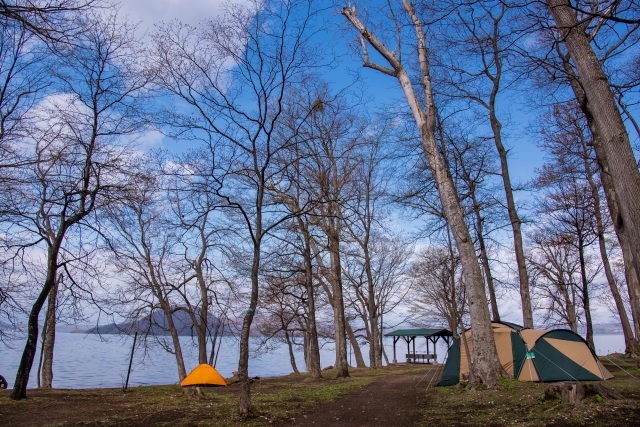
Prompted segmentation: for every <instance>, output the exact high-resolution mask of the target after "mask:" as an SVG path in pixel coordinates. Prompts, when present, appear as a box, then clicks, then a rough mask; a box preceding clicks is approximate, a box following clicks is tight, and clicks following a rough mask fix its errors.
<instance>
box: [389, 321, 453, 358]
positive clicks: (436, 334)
mask: <svg viewBox="0 0 640 427" xmlns="http://www.w3.org/2000/svg"><path fill="white" fill-rule="evenodd" d="M384 336H385V337H393V363H398V361H397V357H396V343H397V342H398V341H399V340H400V338H402V339H403V340H404V341H405V342H406V343H407V356H406V357H407V363H432V362H435V363H437V361H438V355H437V354H436V343H437V342H438V340H439V339H440V338H443V339H444V340H445V341H446V343H447V345H449V341H450V340H451V337H453V334H452V333H451V331H450V330H448V329H399V330H397V331H393V332H389V333H388V334H384ZM416 337H425V339H426V340H427V352H426V353H416ZM429 343H432V344H433V352H430V351H429Z"/></svg>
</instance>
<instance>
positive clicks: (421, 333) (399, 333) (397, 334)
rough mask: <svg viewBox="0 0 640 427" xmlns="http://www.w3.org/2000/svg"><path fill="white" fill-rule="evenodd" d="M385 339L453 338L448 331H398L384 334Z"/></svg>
mask: <svg viewBox="0 0 640 427" xmlns="http://www.w3.org/2000/svg"><path fill="white" fill-rule="evenodd" d="M384 336H385V337H451V336H453V334H452V333H451V331H450V330H448V329H398V330H397V331H393V332H389V333H388V334H384Z"/></svg>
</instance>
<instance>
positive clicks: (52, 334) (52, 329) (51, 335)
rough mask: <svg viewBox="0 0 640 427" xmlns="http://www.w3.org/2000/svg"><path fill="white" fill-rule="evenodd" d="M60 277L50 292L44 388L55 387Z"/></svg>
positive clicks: (45, 344)
mask: <svg viewBox="0 0 640 427" xmlns="http://www.w3.org/2000/svg"><path fill="white" fill-rule="evenodd" d="M59 284H60V279H59V278H58V280H56V283H55V285H54V286H53V288H52V289H51V292H50V293H49V302H48V306H47V317H46V321H45V322H46V334H45V337H44V340H43V342H42V384H41V387H42V388H52V387H53V347H54V346H55V341H56V323H57V322H56V306H57V301H58V285H59Z"/></svg>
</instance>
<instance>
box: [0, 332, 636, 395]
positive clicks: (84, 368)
mask: <svg viewBox="0 0 640 427" xmlns="http://www.w3.org/2000/svg"><path fill="white" fill-rule="evenodd" d="M104 338H106V339H104ZM594 341H595V345H596V352H597V353H598V354H599V355H602V354H610V353H614V352H624V339H623V337H622V335H596V336H595V337H594ZM181 342H182V344H183V351H184V353H185V367H186V369H187V372H189V371H190V370H191V369H193V368H194V367H195V366H197V364H198V356H197V351H196V349H195V347H194V346H192V345H191V339H190V338H189V337H182V338H181ZM424 343H425V340H424V339H420V338H418V339H417V340H416V352H425V351H426V349H425V344H424ZM14 344H15V345H14V347H15V348H13V349H8V348H6V347H5V348H2V349H1V350H0V374H1V375H3V376H4V377H5V378H6V379H7V382H8V383H9V388H11V387H12V386H13V381H14V379H15V373H16V371H17V369H18V365H19V364H20V357H21V355H22V346H23V345H24V342H18V341H16V342H15V343H14ZM131 344H132V338H128V337H122V336H117V335H111V336H109V335H103V339H101V338H100V337H99V336H97V335H87V334H74V333H63V332H58V333H57V334H56V347H55V356H54V362H53V374H54V378H53V385H54V387H56V388H99V387H116V388H119V387H121V386H122V385H123V384H124V381H125V378H126V375H127V367H128V363H129V355H130V352H131ZM256 345H257V341H256V340H253V342H252V349H255V348H256ZM221 348H222V351H221V353H220V355H219V357H218V361H217V364H216V369H217V370H218V371H219V372H220V374H221V375H222V376H223V377H230V376H231V375H232V372H233V371H236V370H237V368H238V355H239V344H238V340H237V339H236V338H232V337H225V338H224V339H223V341H222V347H221ZM385 349H386V352H387V355H388V356H389V359H390V360H391V359H392V358H393V340H392V339H391V338H390V337H389V338H385ZM396 352H397V357H398V362H404V353H405V352H406V344H405V343H404V341H403V340H402V339H401V340H400V341H399V342H398V344H397V347H396ZM362 353H363V356H364V358H365V360H367V359H368V347H366V346H365V347H363V348H362ZM437 353H438V361H439V362H440V363H442V362H443V361H444V359H445V357H446V344H445V343H444V341H443V340H440V341H439V342H438V347H437ZM37 354H38V355H39V352H38V353H37ZM320 358H321V364H322V366H323V367H325V366H328V365H332V364H333V363H334V360H335V355H334V347H333V345H332V344H331V343H330V344H327V345H325V346H324V347H323V348H322V350H321V354H320ZM296 362H297V365H298V369H300V370H304V369H305V365H304V359H303V355H302V352H297V353H296ZM351 363H352V364H353V365H355V359H354V358H353V356H352V355H351ZM36 365H37V359H36V363H35V364H34V368H33V370H32V373H31V378H30V379H29V386H30V387H36V385H37V382H36V377H35V371H36V369H37V367H36ZM292 372H293V370H292V368H291V364H290V362H289V353H288V350H287V348H286V346H284V345H283V346H279V347H276V348H275V349H271V350H269V352H267V353H264V354H261V355H253V356H252V357H251V358H250V360H249V375H250V376H259V377H270V376H280V375H288V374H290V373H292ZM177 383H178V373H177V369H176V362H175V357H174V356H173V355H171V354H169V353H167V352H166V351H165V350H163V349H161V348H159V347H154V348H151V349H149V350H148V351H147V352H144V351H143V350H142V349H137V350H136V353H135V355H134V362H133V368H132V371H131V377H130V379H129V386H130V387H132V386H133V387H135V386H137V385H158V384H177Z"/></svg>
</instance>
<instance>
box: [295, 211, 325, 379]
mask: <svg viewBox="0 0 640 427" xmlns="http://www.w3.org/2000/svg"><path fill="white" fill-rule="evenodd" d="M298 225H299V227H300V230H301V232H302V235H303V237H304V270H305V271H304V279H305V288H306V291H307V332H306V334H305V341H306V342H307V346H305V352H306V353H308V361H309V362H308V366H307V369H309V371H311V376H312V377H313V378H316V379H317V378H322V367H321V366H320V346H319V344H318V329H317V323H316V298H315V289H314V286H313V263H312V261H311V236H310V235H309V230H308V228H307V226H306V224H305V223H304V221H303V219H302V218H300V217H299V216H298Z"/></svg>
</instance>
